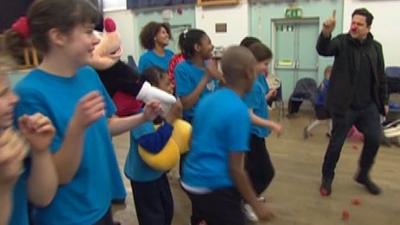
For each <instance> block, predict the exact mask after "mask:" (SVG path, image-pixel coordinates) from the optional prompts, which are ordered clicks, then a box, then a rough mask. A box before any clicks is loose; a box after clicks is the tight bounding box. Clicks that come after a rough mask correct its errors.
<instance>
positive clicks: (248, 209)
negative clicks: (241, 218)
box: [243, 204, 258, 222]
mask: <svg viewBox="0 0 400 225" xmlns="http://www.w3.org/2000/svg"><path fill="white" fill-rule="evenodd" d="M243 212H244V215H245V216H246V218H247V219H248V220H250V221H251V222H258V217H257V215H256V213H255V212H254V211H253V208H251V206H250V205H249V204H243Z"/></svg>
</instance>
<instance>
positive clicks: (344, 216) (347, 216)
mask: <svg viewBox="0 0 400 225" xmlns="http://www.w3.org/2000/svg"><path fill="white" fill-rule="evenodd" d="M349 219H350V213H349V211H348V210H347V209H343V212H342V220H344V221H347V220H349Z"/></svg>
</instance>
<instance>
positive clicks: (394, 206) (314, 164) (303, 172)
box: [114, 112, 400, 225]
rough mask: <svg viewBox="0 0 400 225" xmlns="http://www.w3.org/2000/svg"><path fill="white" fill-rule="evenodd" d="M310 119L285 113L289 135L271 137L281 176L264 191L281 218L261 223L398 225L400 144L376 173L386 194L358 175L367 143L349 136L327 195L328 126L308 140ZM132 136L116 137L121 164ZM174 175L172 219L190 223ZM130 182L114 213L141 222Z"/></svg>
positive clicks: (383, 153) (126, 222) (131, 224)
mask: <svg viewBox="0 0 400 225" xmlns="http://www.w3.org/2000/svg"><path fill="white" fill-rule="evenodd" d="M273 119H276V117H275V118H274V117H273ZM310 119H311V114H310V113H307V112H303V113H300V115H298V116H296V117H295V118H291V119H284V120H283V121H282V123H283V125H284V127H285V133H284V135H283V136H281V137H280V138H277V137H276V136H274V135H272V136H270V137H269V138H268V140H267V146H268V149H269V152H270V154H271V157H272V161H273V163H274V166H275V170H276V176H275V178H274V180H273V181H272V184H271V186H270V188H269V189H268V190H267V191H266V193H264V196H265V197H266V199H267V203H266V204H268V206H270V207H271V208H272V209H273V211H274V213H275V215H276V218H275V219H274V220H273V221H271V222H269V223H261V222H260V223H258V224H260V225H262V224H273V225H340V224H352V225H399V224H400V149H399V148H398V147H390V148H389V147H381V148H380V150H379V153H378V156H377V158H376V163H375V166H374V169H373V172H372V174H371V176H372V178H373V179H374V181H376V183H377V184H379V185H380V186H381V188H382V189H383V194H382V195H379V196H372V195H370V194H368V193H367V192H366V191H365V190H364V188H363V187H362V186H360V185H358V184H356V183H355V182H354V180H353V176H354V174H355V172H356V170H357V161H358V157H359V154H360V152H361V148H362V145H361V144H360V143H352V142H350V141H348V142H347V143H346V144H345V145H344V147H343V150H342V154H341V158H340V161H339V163H338V165H337V170H336V178H335V180H334V183H333V192H332V195H331V196H330V197H324V198H323V197H321V196H320V195H319V191H318V188H319V184H320V174H321V172H320V171H321V164H322V159H323V156H324V153H325V149H326V145H327V142H328V139H327V138H326V136H325V132H326V129H327V126H326V125H321V126H320V127H317V128H316V129H315V130H314V131H313V133H314V135H313V136H312V137H310V138H309V139H307V140H304V139H303V136H302V131H303V128H304V126H305V125H306V124H307V123H308V122H309V121H310ZM128 138H129V137H128V135H122V136H120V137H118V138H115V140H114V142H115V145H116V147H117V149H116V151H117V154H118V160H119V163H120V166H121V168H122V167H123V165H124V162H125V156H126V154H127V150H128V146H129V139H128ZM169 177H170V181H171V186H172V190H173V196H174V204H175V215H174V220H173V225H188V224H189V218H190V209H191V208H190V202H189V201H188V199H187V197H186V195H185V194H184V193H183V192H182V191H181V189H180V187H179V186H178V185H177V180H176V179H175V178H174V176H169ZM124 179H125V178H124ZM125 183H126V188H127V191H128V193H129V196H128V198H127V199H126V205H124V206H117V207H114V212H115V214H114V217H115V219H116V220H119V221H120V222H122V224H123V225H136V224H138V223H137V220H136V214H135V209H134V205H133V199H132V194H131V193H132V192H131V188H130V185H129V183H128V181H127V180H126V179H125ZM353 198H357V199H359V200H360V202H361V204H360V205H358V206H356V205H353V204H352V199H353ZM343 210H347V211H348V212H349V215H350V216H349V219H348V220H347V221H343V220H342V212H343Z"/></svg>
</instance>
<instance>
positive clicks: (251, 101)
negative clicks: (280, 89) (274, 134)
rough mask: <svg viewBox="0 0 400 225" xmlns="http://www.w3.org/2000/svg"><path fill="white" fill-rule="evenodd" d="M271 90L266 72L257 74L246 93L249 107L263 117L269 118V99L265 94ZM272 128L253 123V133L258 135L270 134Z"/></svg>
mask: <svg viewBox="0 0 400 225" xmlns="http://www.w3.org/2000/svg"><path fill="white" fill-rule="evenodd" d="M268 92H269V86H268V83H267V81H266V80H265V76H264V74H259V75H257V78H256V80H255V81H254V83H253V86H252V88H251V90H250V91H249V92H248V93H246V94H245V95H244V98H243V100H244V102H245V103H246V105H247V107H248V108H249V109H252V110H253V113H254V114H255V115H257V116H259V117H261V118H263V119H268V118H269V112H268V106H267V101H266V100H265V95H266V94H267V93H268ZM270 132H271V131H270V129H268V128H266V127H262V126H257V125H255V124H252V125H251V131H250V133H251V134H254V135H256V136H257V137H260V138H264V137H267V136H268V135H269V134H270Z"/></svg>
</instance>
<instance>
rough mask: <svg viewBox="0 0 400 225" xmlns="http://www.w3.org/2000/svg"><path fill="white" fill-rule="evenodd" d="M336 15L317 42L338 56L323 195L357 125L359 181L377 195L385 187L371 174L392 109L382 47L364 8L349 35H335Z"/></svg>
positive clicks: (329, 104)
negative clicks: (385, 119)
mask: <svg viewBox="0 0 400 225" xmlns="http://www.w3.org/2000/svg"><path fill="white" fill-rule="evenodd" d="M335 14H336V13H335V11H334V12H333V15H332V17H331V18H329V19H328V20H326V21H325V22H324V24H323V29H322V32H321V34H320V36H319V39H318V43H317V51H318V53H319V54H320V55H322V56H334V57H335V61H334V65H333V69H332V75H331V79H330V86H329V89H328V95H327V102H326V105H327V108H328V110H329V111H330V113H331V115H332V122H333V129H332V136H331V139H330V141H329V145H328V148H327V150H326V154H325V158H324V163H323V167H322V184H321V187H320V193H321V195H323V196H328V195H330V194H331V185H332V181H333V178H334V175H335V172H334V170H335V167H336V163H337V161H338V160H339V156H340V152H341V150H342V146H343V143H344V141H345V139H346V136H347V133H348V131H349V129H350V128H351V126H352V125H355V126H356V127H357V128H358V129H359V130H360V131H361V132H362V133H363V134H364V147H363V150H362V153H361V157H360V160H359V171H358V173H357V175H356V176H355V180H356V181H357V182H358V183H360V184H362V185H364V186H365V187H366V188H367V190H368V191H369V192H370V193H371V194H374V195H378V194H379V193H380V192H381V189H380V188H379V187H378V186H377V185H376V184H375V183H374V182H372V181H371V179H370V177H369V172H370V170H371V167H372V164H373V162H374V158H375V156H376V154H377V152H378V148H379V139H380V134H381V127H380V116H379V114H382V115H385V114H386V113H387V109H388V107H387V103H388V94H387V82H386V77H385V72H384V69H385V65H384V59H383V53H382V46H381V44H380V43H378V42H377V41H375V40H374V39H373V36H372V34H371V33H370V29H371V24H372V20H373V16H372V14H371V13H370V12H369V11H368V10H367V9H364V8H362V9H356V10H355V11H354V12H353V14H352V22H351V28H350V31H349V32H348V33H345V34H340V35H338V36H336V37H335V38H333V39H331V37H332V31H333V30H334V28H335V24H336V19H335Z"/></svg>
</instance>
